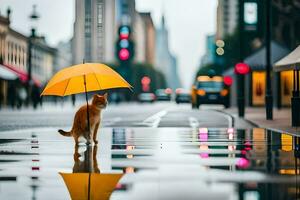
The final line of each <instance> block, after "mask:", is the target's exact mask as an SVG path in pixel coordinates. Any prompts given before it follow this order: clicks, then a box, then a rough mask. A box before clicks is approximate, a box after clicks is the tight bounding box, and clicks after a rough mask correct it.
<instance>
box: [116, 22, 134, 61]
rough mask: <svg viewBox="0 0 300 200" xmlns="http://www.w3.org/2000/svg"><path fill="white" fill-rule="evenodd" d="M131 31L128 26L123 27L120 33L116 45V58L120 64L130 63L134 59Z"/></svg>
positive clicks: (120, 28)
mask: <svg viewBox="0 0 300 200" xmlns="http://www.w3.org/2000/svg"><path fill="white" fill-rule="evenodd" d="M130 34H131V29H130V27H129V26H127V25H121V26H120V27H119V31H118V40H117V44H116V57H117V59H118V60H119V61H120V64H126V63H128V62H130V61H131V60H132V59H133V57H134V44H133V41H132V40H131V37H130Z"/></svg>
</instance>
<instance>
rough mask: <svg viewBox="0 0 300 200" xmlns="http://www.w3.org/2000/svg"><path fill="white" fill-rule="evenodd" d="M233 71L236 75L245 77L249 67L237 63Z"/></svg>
mask: <svg viewBox="0 0 300 200" xmlns="http://www.w3.org/2000/svg"><path fill="white" fill-rule="evenodd" d="M234 71H235V73H237V74H241V75H246V74H248V73H249V71H250V67H249V65H247V64H246V63H238V64H236V65H235V67H234Z"/></svg>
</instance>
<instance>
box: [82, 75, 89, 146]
mask: <svg viewBox="0 0 300 200" xmlns="http://www.w3.org/2000/svg"><path fill="white" fill-rule="evenodd" d="M83 79H84V90H85V100H86V108H87V109H86V115H87V122H88V132H89V133H88V136H87V138H88V139H89V138H90V114H89V102H88V94H87V89H86V76H85V75H83ZM89 143H90V141H87V144H89Z"/></svg>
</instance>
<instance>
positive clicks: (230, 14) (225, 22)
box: [216, 0, 239, 39]
mask: <svg viewBox="0 0 300 200" xmlns="http://www.w3.org/2000/svg"><path fill="white" fill-rule="evenodd" d="M238 12H239V10H238V0H219V1H218V8H217V33H216V39H223V38H224V37H225V36H226V35H230V34H232V33H234V31H235V29H236V28H237V23H238V15H239V13H238Z"/></svg>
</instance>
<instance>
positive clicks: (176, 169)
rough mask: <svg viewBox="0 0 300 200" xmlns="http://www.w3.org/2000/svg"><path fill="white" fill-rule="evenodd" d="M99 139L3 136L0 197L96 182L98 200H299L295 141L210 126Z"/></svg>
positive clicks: (59, 191) (105, 131)
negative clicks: (101, 198) (101, 197)
mask: <svg viewBox="0 0 300 200" xmlns="http://www.w3.org/2000/svg"><path fill="white" fill-rule="evenodd" d="M98 136H99V138H98V139H99V144H98V145H97V146H85V145H84V144H80V146H79V147H75V148H74V144H73V140H72V138H67V137H62V136H60V135H59V134H58V133H57V132H56V130H54V129H48V130H34V131H32V130H31V131H15V132H11V133H9V132H7V133H5V134H4V133H0V190H1V192H0V199H25V200H26V199H53V194H56V195H57V196H55V199H68V198H70V195H71V196H73V195H74V191H75V192H76V191H77V190H78V191H80V192H81V194H80V195H87V194H88V190H87V187H86V186H87V185H89V184H90V185H89V186H90V187H89V188H90V190H89V192H90V195H91V197H92V196H93V197H95V196H96V195H104V197H105V198H106V199H108V198H110V199H182V198H183V197H184V199H199V198H204V199H245V200H249V199H257V200H259V199H285V200H286V199H287V200H289V199H297V198H299V191H300V190H299V180H298V179H300V177H298V176H299V172H300V169H299V157H300V139H299V138H298V137H295V136H290V135H288V134H285V133H277V132H273V131H267V130H265V129H260V128H254V129H252V130H235V129H232V128H212V129H210V128H205V127H202V128H191V129H187V128H146V127H143V128H142V127H136V128H127V129H125V128H102V129H101V130H100V134H98ZM80 180H81V181H80ZM102 182H106V183H107V184H106V185H105V184H104V185H103V184H102ZM77 183H78V184H77ZM79 183H86V184H83V186H82V187H81V186H80V187H79V185H80V184H79ZM108 183H109V184H108ZM84 185H85V186H84ZM74 187H75V189H74ZM95 187H96V188H98V189H97V190H99V191H101V192H104V193H99V191H96V190H95ZM100 188H101V189H100ZM174 188H176V189H175V190H174ZM181 197H182V198H181Z"/></svg>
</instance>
